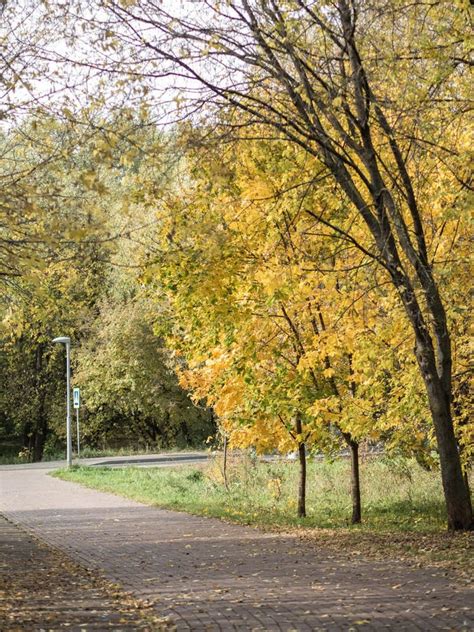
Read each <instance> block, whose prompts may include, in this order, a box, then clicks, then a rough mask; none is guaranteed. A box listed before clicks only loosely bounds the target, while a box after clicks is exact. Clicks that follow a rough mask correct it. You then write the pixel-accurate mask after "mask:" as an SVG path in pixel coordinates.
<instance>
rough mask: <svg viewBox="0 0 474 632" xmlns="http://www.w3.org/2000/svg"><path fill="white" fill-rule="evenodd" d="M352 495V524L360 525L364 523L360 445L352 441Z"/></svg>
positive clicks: (350, 446)
mask: <svg viewBox="0 0 474 632" xmlns="http://www.w3.org/2000/svg"><path fill="white" fill-rule="evenodd" d="M349 448H350V451H351V494H352V519H351V522H352V524H360V522H361V521H362V508H361V502H360V476H359V444H358V443H357V441H351V442H350V444H349Z"/></svg>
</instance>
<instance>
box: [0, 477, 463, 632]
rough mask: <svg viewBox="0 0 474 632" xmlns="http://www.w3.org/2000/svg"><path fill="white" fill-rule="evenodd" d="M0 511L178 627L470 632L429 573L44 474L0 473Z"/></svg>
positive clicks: (452, 589) (459, 589) (450, 594)
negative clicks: (151, 605) (354, 556)
mask: <svg viewBox="0 0 474 632" xmlns="http://www.w3.org/2000/svg"><path fill="white" fill-rule="evenodd" d="M0 513H3V514H4V515H5V516H7V518H9V519H10V520H12V521H14V522H17V523H19V524H21V525H23V526H24V527H26V528H27V529H28V530H30V531H32V532H33V533H34V534H35V535H36V536H38V537H40V538H41V539H42V540H44V541H46V542H47V543H49V544H52V545H54V546H56V547H58V548H60V549H62V550H63V551H65V552H66V553H67V554H68V555H70V556H71V557H72V558H73V559H74V560H76V561H79V562H81V563H82V564H83V565H84V566H86V567H88V568H99V569H102V570H103V571H104V572H105V574H106V575H107V576H108V577H109V578H110V579H112V580H114V581H118V582H120V583H121V584H122V585H123V587H124V588H125V590H127V591H132V592H133V593H135V594H136V595H137V596H138V597H141V598H144V599H153V600H155V601H156V608H157V611H158V612H159V614H161V615H163V616H170V617H171V618H172V619H173V620H174V622H175V623H176V626H177V629H178V630H224V631H225V630H242V631H245V630H254V631H256V630H269V631H270V630H285V631H290V630H291V631H295V630H297V631H300V630H301V631H310V630H311V631H317V630H328V631H332V630H346V631H349V630H359V629H360V630H363V631H367V632H368V631H369V630H409V631H419V630H429V631H431V630H451V631H461V630H463V631H464V630H474V620H473V618H472V609H471V608H470V606H471V605H472V604H473V601H474V600H473V592H472V590H470V589H469V587H467V586H466V585H465V584H462V585H461V584H459V585H456V584H455V583H454V582H453V581H452V580H449V579H448V578H446V577H444V576H443V574H442V573H440V572H437V571H435V570H427V569H410V568H409V567H407V566H406V565H403V564H401V563H398V562H396V561H386V562H373V561H364V560H354V559H349V558H348V557H346V556H344V554H343V553H341V554H337V555H336V554H334V553H332V552H329V551H325V550H319V549H318V548H317V547H316V546H315V545H311V544H308V542H303V541H301V540H299V539H298V538H297V537H294V536H286V535H278V534H268V533H262V532H260V531H258V530H256V529H253V528H250V527H243V526H237V525H229V524H226V523H223V522H221V521H218V520H214V519H207V518H199V517H195V516H189V515H187V514H183V513H179V512H173V511H165V510H160V509H157V508H154V507H149V506H146V505H142V504H140V503H136V502H133V501H130V500H127V499H123V498H120V497H118V496H114V495H111V494H105V493H101V492H97V491H93V490H90V489H85V488H82V487H80V486H79V485H76V484H74V483H69V482H65V481H60V480H57V479H54V478H51V477H50V476H48V475H47V471H46V470H39V469H27V468H25V469H11V468H10V469H8V468H4V469H1V471H0Z"/></svg>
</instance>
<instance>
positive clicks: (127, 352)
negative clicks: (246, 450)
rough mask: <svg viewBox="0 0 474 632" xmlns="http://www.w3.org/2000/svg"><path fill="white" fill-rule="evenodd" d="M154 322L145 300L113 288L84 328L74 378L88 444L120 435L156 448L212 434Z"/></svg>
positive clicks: (208, 416)
mask: <svg viewBox="0 0 474 632" xmlns="http://www.w3.org/2000/svg"><path fill="white" fill-rule="evenodd" d="M152 323H153V320H152V316H151V314H150V309H149V306H148V305H147V302H146V300H144V299H139V298H137V297H135V298H128V299H127V298H126V297H121V298H120V296H117V290H116V295H115V298H112V297H110V298H109V299H108V300H106V301H103V302H102V304H101V305H100V312H99V315H98V316H97V318H96V319H95V320H94V322H93V323H92V325H91V326H90V328H89V330H88V331H87V333H86V332H83V335H84V334H86V335H85V338H84V340H83V343H82V345H81V347H80V349H79V350H78V352H77V355H76V364H75V367H76V370H75V376H74V382H75V384H77V385H80V387H81V391H82V396H83V401H84V406H85V409H86V410H87V420H86V422H85V423H84V426H83V427H84V433H85V436H86V437H88V442H89V443H92V444H94V443H98V442H99V440H101V439H103V438H108V439H111V440H113V438H114V437H117V436H119V437H127V438H128V439H129V440H131V439H132V438H133V439H135V440H136V439H137V438H138V439H139V440H140V442H141V443H142V444H144V445H147V446H151V447H155V448H157V447H158V448H161V447H170V446H174V445H198V444H201V443H203V442H204V440H205V439H206V437H207V436H209V434H211V433H212V431H213V420H212V415H211V413H210V411H209V410H207V409H206V408H205V407H204V406H202V405H201V406H198V405H194V404H193V402H192V401H191V399H190V398H189V396H188V394H187V393H186V392H185V391H184V390H183V389H182V388H180V386H179V384H178V380H177V378H176V375H175V373H174V371H173V364H172V359H171V356H170V354H169V352H168V351H167V350H166V349H165V348H164V347H163V345H162V343H161V341H160V339H159V338H158V337H157V336H156V335H155V334H154V333H153V326H152Z"/></svg>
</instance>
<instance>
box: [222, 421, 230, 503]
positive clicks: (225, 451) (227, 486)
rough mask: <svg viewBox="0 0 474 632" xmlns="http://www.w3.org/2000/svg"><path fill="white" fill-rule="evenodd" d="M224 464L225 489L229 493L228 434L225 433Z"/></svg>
mask: <svg viewBox="0 0 474 632" xmlns="http://www.w3.org/2000/svg"><path fill="white" fill-rule="evenodd" d="M223 434H224V463H223V465H222V476H223V478H224V487H225V488H226V491H229V483H228V481H227V433H226V432H224V433H223Z"/></svg>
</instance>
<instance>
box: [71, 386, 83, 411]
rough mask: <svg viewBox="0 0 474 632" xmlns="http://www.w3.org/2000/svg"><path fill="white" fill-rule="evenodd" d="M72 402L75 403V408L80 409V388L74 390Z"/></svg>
mask: <svg viewBox="0 0 474 632" xmlns="http://www.w3.org/2000/svg"><path fill="white" fill-rule="evenodd" d="M72 400H73V402H74V408H79V406H80V405H81V392H80V390H79V389H78V388H73V389H72Z"/></svg>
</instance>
